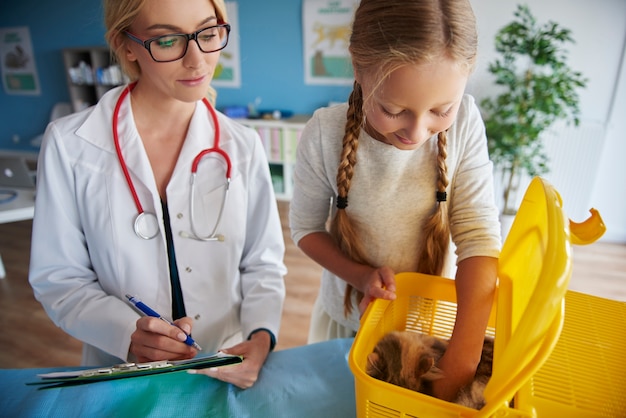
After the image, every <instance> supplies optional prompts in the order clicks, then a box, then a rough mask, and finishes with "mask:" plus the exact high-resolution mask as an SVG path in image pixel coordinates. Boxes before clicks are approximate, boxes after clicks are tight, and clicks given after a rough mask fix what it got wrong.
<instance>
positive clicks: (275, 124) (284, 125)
mask: <svg viewBox="0 0 626 418" xmlns="http://www.w3.org/2000/svg"><path fill="white" fill-rule="evenodd" d="M308 119H309V116H305V115H299V116H293V117H291V118H288V119H281V120H266V119H239V118H238V119H235V120H236V121H238V122H239V123H241V124H243V125H246V126H249V127H251V128H253V129H255V130H256V131H257V132H258V134H259V136H260V137H261V142H263V147H264V148H265V153H266V155H267V159H268V161H269V164H270V173H271V175H272V183H273V185H274V192H275V193H276V198H277V199H278V200H287V201H288V200H291V196H292V195H293V168H294V165H295V163H296V148H297V146H298V141H299V140H300V135H301V134H302V129H304V126H305V125H306V121H307V120H308Z"/></svg>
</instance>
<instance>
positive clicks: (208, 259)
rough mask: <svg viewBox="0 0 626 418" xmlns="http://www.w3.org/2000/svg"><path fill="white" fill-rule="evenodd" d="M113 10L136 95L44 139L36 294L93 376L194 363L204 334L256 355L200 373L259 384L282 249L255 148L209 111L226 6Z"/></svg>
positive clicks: (111, 38) (213, 343)
mask: <svg viewBox="0 0 626 418" xmlns="http://www.w3.org/2000/svg"><path fill="white" fill-rule="evenodd" d="M104 12H105V23H106V26H107V33H106V38H107V40H108V42H109V45H110V46H111V49H112V50H113V51H114V53H115V55H116V57H117V59H118V61H119V62H120V64H121V66H122V68H123V69H124V70H125V72H126V73H127V74H128V75H129V76H130V78H131V79H132V80H133V82H132V83H131V84H129V85H128V86H122V87H119V88H116V89H113V90H111V91H110V92H108V93H107V94H106V95H104V97H102V99H101V100H100V102H99V103H98V104H97V105H96V106H94V107H92V108H90V109H87V110H85V111H83V112H80V113H77V114H74V115H70V116H68V117H67V118H64V119H60V120H58V121H55V122H53V123H52V124H51V125H50V126H49V127H48V129H47V131H46V134H45V138H44V142H43V145H42V148H41V154H40V159H39V166H38V167H39V168H38V170H39V175H38V182H37V183H38V190H37V202H36V215H35V219H34V223H33V239H32V242H33V246H32V255H31V267H30V282H31V284H32V286H33V289H34V291H35V295H36V297H37V299H38V300H39V301H40V302H41V303H42V305H43V306H44V308H45V309H46V311H47V313H48V314H49V315H50V317H51V318H52V320H53V321H54V322H55V323H56V324H57V325H59V326H60V327H61V328H62V329H64V330H65V331H66V332H68V333H69V334H71V335H72V336H74V337H76V338H78V339H80V340H82V341H83V342H84V349H83V364H85V365H92V366H95V365H107V364H113V363H122V362H126V361H139V362H147V361H156V360H166V359H167V360H173V359H186V358H191V357H194V356H195V355H196V354H197V353H198V351H197V350H196V348H194V347H192V346H189V345H187V344H185V341H186V340H187V334H191V333H192V334H193V339H195V341H196V342H197V343H198V344H199V345H200V347H201V348H202V349H203V350H204V351H206V352H208V353H212V352H215V351H217V350H223V351H225V352H227V353H230V354H236V355H241V356H243V357H244V361H243V363H242V364H239V365H236V366H232V367H226V368H218V369H217V370H211V369H209V370H206V371H203V373H206V374H209V375H210V376H213V377H217V378H219V379H222V380H224V381H227V382H231V383H234V384H236V385H237V386H240V387H244V388H245V387H249V386H251V385H252V384H253V383H254V382H255V381H256V379H257V377H258V374H259V370H260V368H261V366H262V365H263V364H264V362H265V359H266V357H267V355H268V353H269V351H270V349H271V347H273V344H274V341H275V338H276V336H277V335H278V329H279V326H280V319H281V312H282V304H283V300H284V294H285V289H284V282H283V275H284V274H285V266H284V264H283V261H282V260H283V255H284V241H283V236H282V229H281V226H280V219H279V216H278V210H277V206H276V201H275V198H274V193H273V189H272V182H271V178H270V173H269V168H268V164H267V159H266V157H265V154H264V151H263V148H262V145H261V141H260V140H259V138H258V135H257V134H256V133H255V132H254V131H253V130H251V129H248V128H244V127H243V126H241V125H238V124H236V123H234V122H233V121H231V120H229V119H228V118H226V117H225V116H224V115H222V114H219V113H216V112H215V110H214V109H213V107H212V105H211V104H210V103H209V102H208V101H206V100H205V96H206V95H207V93H209V92H210V91H211V86H210V82H211V79H212V77H213V72H214V70H215V67H216V65H217V61H218V58H219V54H220V53H219V51H220V50H221V49H222V48H224V47H225V46H226V44H227V42H228V35H229V30H230V27H229V25H228V23H227V22H228V21H227V19H226V13H225V5H224V2H223V1H222V0H189V1H186V2H184V7H182V6H181V3H180V2H179V1H177V0H106V1H105V2H104ZM192 171H193V173H194V174H192ZM190 179H191V180H193V181H190ZM126 294H130V295H133V296H136V297H138V298H139V299H141V300H143V302H144V303H145V304H147V305H148V306H150V307H151V308H153V309H154V310H155V311H157V312H159V313H160V314H161V315H163V316H164V317H167V318H170V319H172V320H174V323H175V324H176V325H177V326H172V325H169V324H167V323H166V322H164V321H161V320H158V319H156V318H153V317H148V316H141V315H140V313H138V312H137V311H136V310H135V309H134V308H133V307H132V306H131V305H130V304H129V303H128V301H127V300H126V297H125V295H126Z"/></svg>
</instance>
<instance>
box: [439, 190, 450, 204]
mask: <svg viewBox="0 0 626 418" xmlns="http://www.w3.org/2000/svg"><path fill="white" fill-rule="evenodd" d="M447 199H448V194H447V193H446V192H437V202H445V201H446V200H447Z"/></svg>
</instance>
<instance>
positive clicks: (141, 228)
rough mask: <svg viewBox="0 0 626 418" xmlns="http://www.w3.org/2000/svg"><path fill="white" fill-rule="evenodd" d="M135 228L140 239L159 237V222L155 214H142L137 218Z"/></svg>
mask: <svg viewBox="0 0 626 418" xmlns="http://www.w3.org/2000/svg"><path fill="white" fill-rule="evenodd" d="M133 228H134V230H135V234H137V236H138V237H139V238H143V239H152V238H154V237H156V236H157V235H159V221H158V219H157V217H156V215H155V214H154V213H150V212H141V213H140V214H139V215H137V216H136V217H135V224H134V225H133Z"/></svg>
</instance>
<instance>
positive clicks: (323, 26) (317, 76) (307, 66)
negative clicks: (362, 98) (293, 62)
mask: <svg viewBox="0 0 626 418" xmlns="http://www.w3.org/2000/svg"><path fill="white" fill-rule="evenodd" d="M357 5H358V0H304V3H303V7H302V15H303V16H302V30H303V37H302V39H303V42H304V45H303V51H304V71H305V75H304V81H305V83H306V84H318V85H320V84H330V85H350V84H352V82H353V72H352V62H351V60H350V54H349V52H348V44H349V42H350V31H351V25H352V18H353V15H354V10H355V9H356V7H357Z"/></svg>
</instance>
